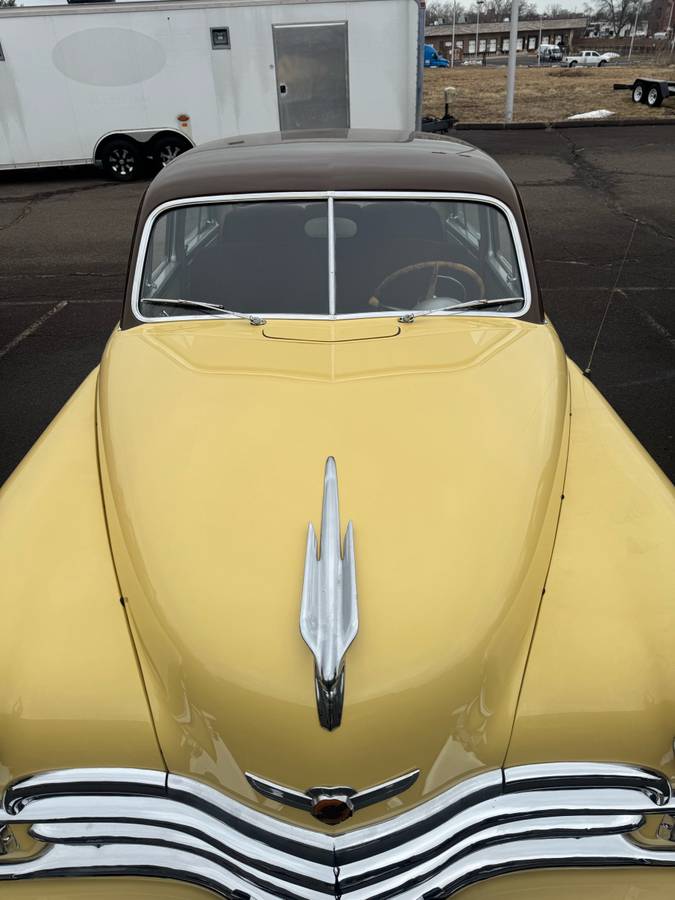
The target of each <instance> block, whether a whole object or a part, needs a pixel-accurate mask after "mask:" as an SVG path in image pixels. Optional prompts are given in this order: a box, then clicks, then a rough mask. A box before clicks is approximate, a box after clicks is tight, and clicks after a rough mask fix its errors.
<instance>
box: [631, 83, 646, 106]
mask: <svg viewBox="0 0 675 900" xmlns="http://www.w3.org/2000/svg"><path fill="white" fill-rule="evenodd" d="M644 102H645V91H644V88H643V87H642V85H641V84H636V85H635V87H634V88H633V103H644Z"/></svg>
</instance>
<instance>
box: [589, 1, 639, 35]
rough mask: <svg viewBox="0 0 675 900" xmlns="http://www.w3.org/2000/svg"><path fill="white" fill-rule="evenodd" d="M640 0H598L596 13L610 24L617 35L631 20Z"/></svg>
mask: <svg viewBox="0 0 675 900" xmlns="http://www.w3.org/2000/svg"><path fill="white" fill-rule="evenodd" d="M639 5H641V4H640V0H600V2H599V3H598V11H597V15H598V18H600V19H605V20H606V21H607V22H609V24H610V25H611V26H612V28H613V30H614V34H616V35H618V34H619V33H620V31H621V29H622V28H624V27H625V26H626V25H628V24H629V23H630V22H632V21H633V19H634V17H635V12H636V10H637V9H638V6H639Z"/></svg>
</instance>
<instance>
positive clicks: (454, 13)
mask: <svg viewBox="0 0 675 900" xmlns="http://www.w3.org/2000/svg"><path fill="white" fill-rule="evenodd" d="M673 3H675V0H673ZM456 21H457V0H455V2H454V4H453V7H452V47H451V48H450V68H451V69H454V68H455V23H456Z"/></svg>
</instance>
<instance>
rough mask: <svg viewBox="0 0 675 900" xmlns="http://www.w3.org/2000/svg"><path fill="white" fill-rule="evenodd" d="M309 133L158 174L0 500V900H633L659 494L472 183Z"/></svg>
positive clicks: (409, 141) (484, 180)
mask: <svg viewBox="0 0 675 900" xmlns="http://www.w3.org/2000/svg"><path fill="white" fill-rule="evenodd" d="M337 134H341V135H342V137H338V136H335V137H331V136H330V134H326V133H325V132H321V133H319V134H316V135H311V134H309V135H307V134H305V135H298V136H296V138H295V139H291V138H290V137H289V136H288V135H283V136H282V135H279V134H275V135H268V136H258V137H253V138H241V137H239V138H237V139H236V140H233V141H222V142H215V143H211V144H208V145H204V146H203V147H200V148H197V149H196V150H192V151H188V152H187V153H185V154H183V155H181V156H180V157H179V158H178V159H176V160H174V161H173V162H172V163H171V164H170V165H168V166H167V167H166V168H165V169H164V170H162V172H161V173H160V174H159V176H158V177H157V178H156V179H155V180H154V181H153V182H152V183H151V184H150V186H149V188H148V190H147V192H146V193H145V195H144V197H143V199H142V201H141V206H140V210H139V214H138V219H137V224H136V230H135V233H134V236H133V241H132V252H131V257H130V263H129V272H128V276H127V281H126V289H125V295H124V306H123V310H122V315H121V321H120V324H119V327H117V328H116V329H115V331H114V333H113V334H112V336H111V338H110V340H109V342H108V345H107V347H106V350H105V352H104V355H103V359H102V362H101V365H100V367H99V368H97V369H96V370H95V371H94V372H92V373H91V375H90V376H89V377H88V378H87V379H86V380H85V382H84V383H83V384H82V386H81V387H80V388H79V389H78V390H77V392H76V393H75V394H74V396H73V397H72V399H71V400H70V401H69V403H68V404H67V405H66V407H65V408H64V409H63V410H62V411H61V412H60V413H59V415H58V416H57V418H56V419H55V420H54V422H53V423H52V425H51V426H50V427H49V428H48V430H47V431H46V433H45V434H44V435H43V436H42V437H41V439H40V440H39V442H38V443H37V445H36V446H35V447H34V449H33V450H32V451H31V453H30V454H29V456H28V457H27V458H26V460H25V461H24V462H23V463H22V464H21V466H20V467H19V469H18V470H17V471H16V472H15V474H14V475H13V476H12V478H11V479H10V480H9V482H8V483H7V484H6V486H5V488H4V490H3V492H2V494H1V495H0V571H1V572H2V582H3V593H2V596H3V602H2V625H3V635H4V637H5V641H4V649H3V652H2V654H0V711H1V712H2V728H1V729H0V760H1V762H2V765H1V766H0V789H1V790H2V792H3V793H2V798H1V802H0V844H1V846H2V856H0V881H6V882H7V885H6V888H7V890H10V889H14V890H16V888H17V887H18V888H19V894H20V895H21V896H22V897H25V898H35V900H45V898H50V897H51V898H54V897H56V896H58V897H61V898H63V897H68V898H69V900H72V898H78V897H79V898H85V897H86V898H91V897H94V896H95V897H96V898H97V900H98V898H106V897H110V898H113V897H118V896H120V895H122V894H123V895H124V896H125V897H129V898H134V900H135V898H139V900H140V898H143V900H152V898H155V897H156V898H163V900H166V898H171V900H174V898H176V900H179V898H186V900H187V898H188V897H190V898H192V900H196V898H197V897H198V896H202V895H203V896H204V900H207V897H210V896H212V895H213V894H216V895H219V896H222V897H225V898H229V900H233V898H241V900H244V898H250V900H279V898H287V900H291V898H294V900H322V898H323V900H327V898H331V897H332V898H337V897H343V898H352V900H373V898H376V897H391V898H402V900H403V898H405V900H419V898H435V897H439V898H441V897H448V896H449V895H450V894H453V893H455V892H457V891H460V890H462V889H463V888H465V887H467V886H469V885H473V888H472V889H471V896H472V897H473V898H476V900H478V898H482V897H486V898H487V897H490V898H491V900H494V898H496V897H500V898H506V897H510V898H511V900H513V898H522V897H523V896H524V894H525V893H526V894H527V895H528V897H529V896H531V895H532V896H534V895H533V894H532V890H531V889H532V887H533V882H532V881H527V884H526V888H525V889H524V888H523V882H522V881H521V880H520V876H519V874H518V873H520V872H522V871H524V870H527V869H537V870H538V871H537V873H536V875H535V878H536V884H537V885H539V886H540V887H541V886H542V885H543V887H541V893H539V892H538V891H537V893H538V895H539V896H542V897H543V896H547V897H553V896H554V895H555V897H560V898H562V897H568V896H569V892H568V889H569V886H570V885H572V883H573V888H574V897H575V900H598V897H600V896H602V898H603V900H621V898H626V897H627V896H629V895H630V896H631V897H632V896H635V897H637V896H638V894H639V895H640V896H641V897H642V896H644V897H646V896H647V892H648V891H654V892H655V893H653V894H650V896H653V897H659V898H661V897H663V898H665V897H668V896H670V895H671V893H672V886H673V876H674V873H673V866H674V865H675V845H674V844H673V842H672V840H671V839H670V835H671V831H670V823H671V822H672V817H673V815H674V814H675V800H674V799H673V795H672V792H671V780H672V779H673V777H674V776H675V762H674V760H673V753H672V743H673V727H674V721H675V718H674V715H673V710H674V709H675V679H674V678H673V652H672V651H673V633H675V605H674V604H673V596H674V594H675V591H674V587H675V586H674V584H673V569H672V549H673V545H674V542H675V512H674V505H675V504H674V502H673V495H672V490H671V488H670V486H669V484H668V482H667V480H666V479H665V477H664V476H663V475H662V474H661V473H660V472H659V470H658V469H657V467H656V466H655V465H654V463H653V462H652V461H651V459H650V458H649V457H648V456H647V454H646V453H645V451H644V450H643V449H642V448H641V447H640V445H639V444H638V443H637V441H636V440H635V438H634V437H633V436H632V435H631V434H630V432H629V431H628V430H627V429H626V428H625V426H624V425H623V424H622V423H621V422H620V420H619V419H618V418H617V417H616V415H615V414H614V413H613V412H612V410H611V409H610V407H609V406H608V405H607V403H606V402H605V401H604V400H603V398H602V396H601V395H600V394H599V393H598V391H597V390H596V389H595V388H594V387H593V385H592V384H591V383H590V382H589V381H588V380H587V379H586V378H585V377H584V376H583V374H582V373H581V371H580V370H579V369H578V368H577V366H576V365H575V364H574V363H573V362H571V361H570V360H569V359H567V358H566V356H565V353H564V351H563V348H562V346H561V344H560V341H559V339H558V337H557V335H556V332H555V330H554V328H553V326H552V325H551V323H550V321H549V320H548V318H546V316H545V314H544V310H543V307H542V298H541V293H540V290H539V287H538V281H537V277H536V267H535V260H534V257H533V253H532V248H531V245H530V240H529V236H528V230H527V226H526V222H525V218H524V213H523V206H522V203H521V202H520V199H519V197H518V194H517V192H516V189H515V188H514V186H513V184H512V182H511V181H510V179H509V178H508V177H507V175H506V174H505V173H504V171H503V170H502V169H501V168H500V167H499V166H498V165H497V164H496V163H495V162H494V161H493V160H491V159H490V158H489V157H488V156H487V155H486V154H484V153H482V152H481V151H479V150H477V149H476V148H474V147H471V146H470V145H468V144H466V143H464V142H462V141H460V140H456V139H451V138H447V139H446V138H435V139H432V138H429V137H419V136H414V135H410V136H407V137H406V136H401V134H400V133H399V132H395V133H389V134H388V133H383V132H372V131H368V132H358V131H357V132H352V133H351V134H349V135H348V136H346V137H345V136H344V132H339V133H337ZM579 302H582V301H579ZM347 522H348V523H349V524H347ZM308 523H309V525H308ZM352 523H353V525H352ZM588 867H590V871H588ZM542 870H546V871H542ZM645 875H646V876H647V877H648V878H649V881H648V885H649V887H648V888H645V889H644V892H643V890H642V889H641V888H640V885H644V884H645V882H644V881H643V880H641V878H642V877H643V876H645ZM83 876H85V880H84V881H83V882H80V883H78V881H77V879H78V877H83ZM112 876H125V880H124V881H123V882H121V883H120V881H119V879H115V878H113V877H112ZM493 876H501V877H498V878H494V880H491V879H493ZM504 876H506V877H504ZM571 878H572V879H573V882H572V880H570V879H571ZM152 879H156V880H155V882H154V883H153V881H152ZM19 880H22V881H23V882H24V884H23V885H18V883H17V882H18V881H19ZM486 880H490V882H489V883H487V881H486ZM185 882H187V885H185V884H184V883H185ZM78 884H79V885H80V886H79V887H78ZM10 885H11V888H10Z"/></svg>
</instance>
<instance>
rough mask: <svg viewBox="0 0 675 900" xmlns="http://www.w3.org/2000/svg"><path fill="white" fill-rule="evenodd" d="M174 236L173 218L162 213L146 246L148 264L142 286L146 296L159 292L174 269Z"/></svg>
mask: <svg viewBox="0 0 675 900" xmlns="http://www.w3.org/2000/svg"><path fill="white" fill-rule="evenodd" d="M175 234H176V223H175V217H173V216H171V215H169V214H167V213H164V214H163V215H161V216H160V217H159V219H158V220H157V222H156V223H155V227H154V228H153V230H152V237H151V238H150V244H149V245H148V255H147V259H148V261H149V263H150V264H149V265H147V264H146V267H145V272H144V285H145V289H146V291H147V292H148V296H153V295H154V294H156V293H157V292H158V291H161V288H162V286H163V285H164V284H166V282H167V280H168V278H169V277H170V275H171V273H172V272H173V270H174V269H175V264H176V252H175Z"/></svg>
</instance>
